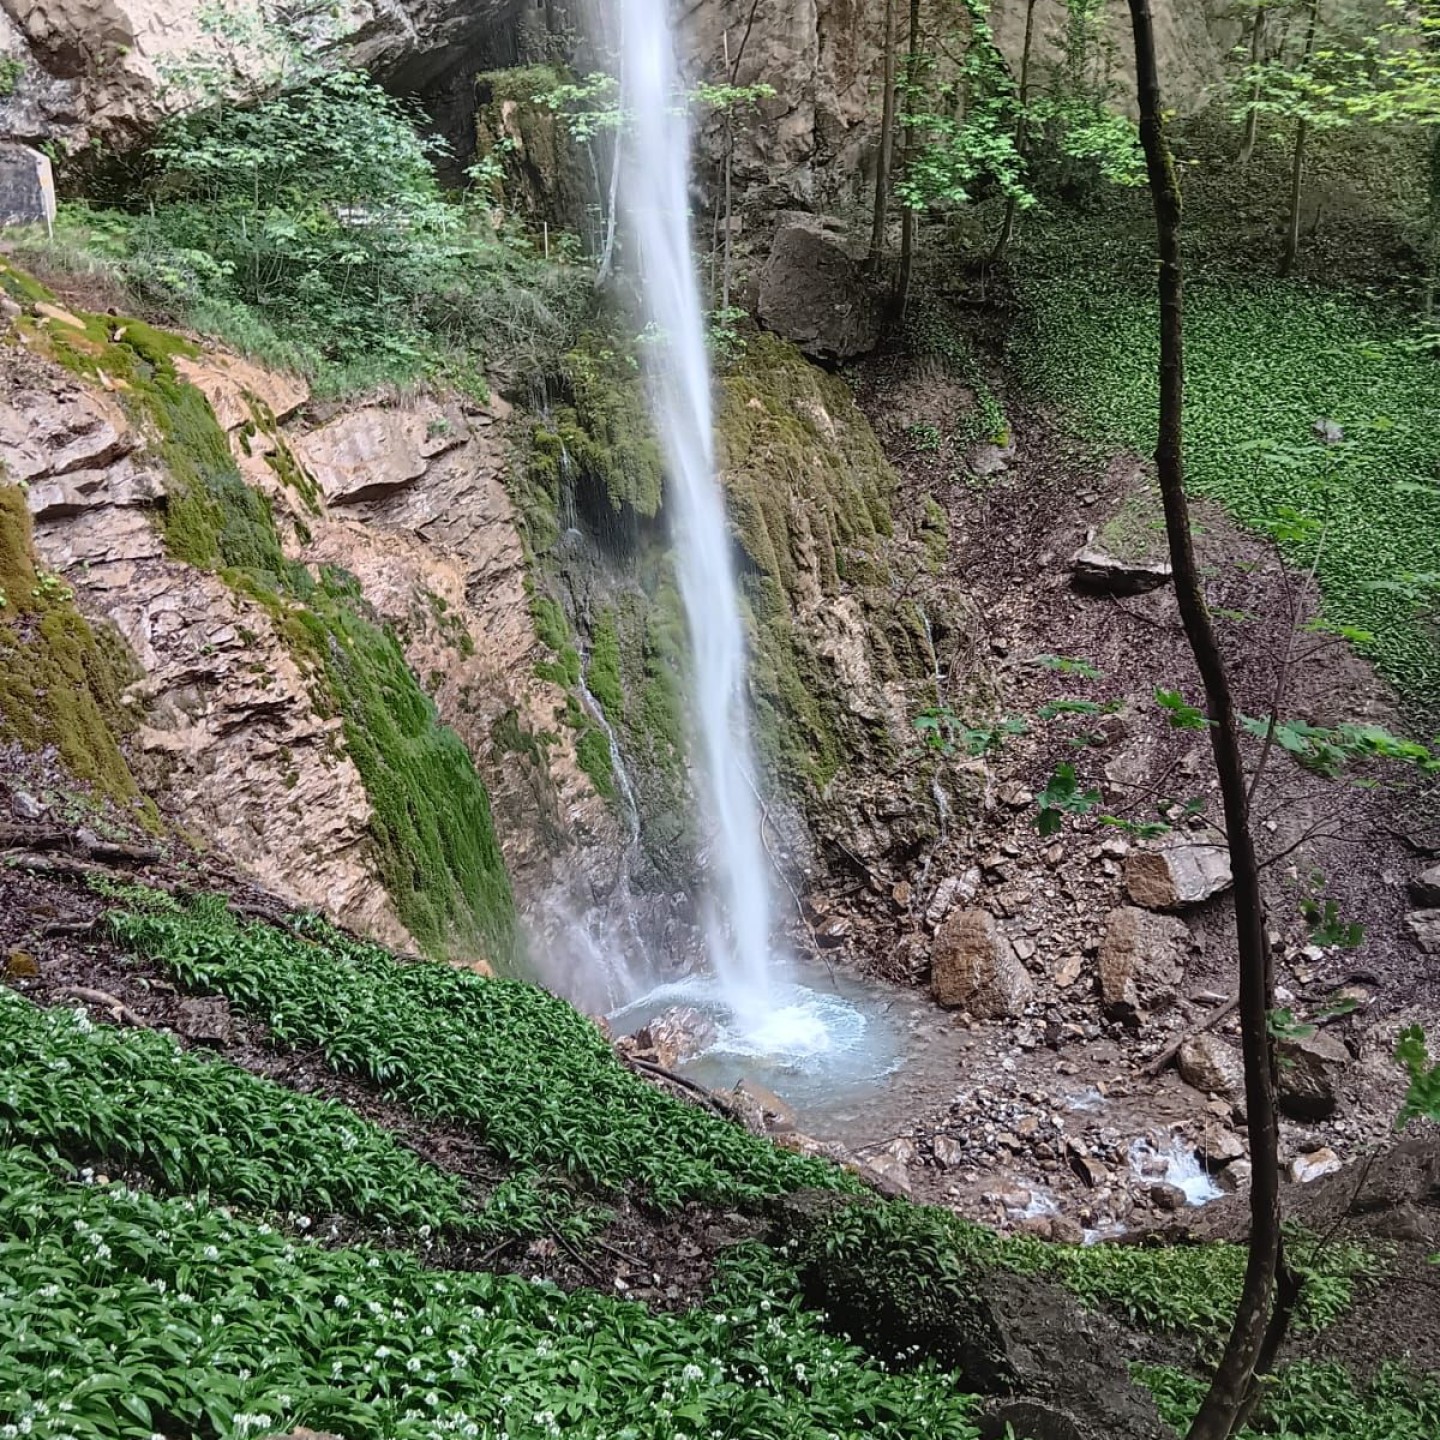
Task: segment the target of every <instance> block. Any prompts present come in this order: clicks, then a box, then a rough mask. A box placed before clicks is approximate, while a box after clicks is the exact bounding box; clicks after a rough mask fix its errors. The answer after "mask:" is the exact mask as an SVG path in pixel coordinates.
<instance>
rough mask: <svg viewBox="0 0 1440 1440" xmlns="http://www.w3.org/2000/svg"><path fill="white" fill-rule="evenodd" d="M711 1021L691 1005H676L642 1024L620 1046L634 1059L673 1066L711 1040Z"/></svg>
mask: <svg viewBox="0 0 1440 1440" xmlns="http://www.w3.org/2000/svg"><path fill="white" fill-rule="evenodd" d="M715 1035H716V1031H715V1022H714V1021H713V1020H711V1019H710V1018H709V1017H708V1016H706V1015H702V1014H701V1013H700V1011H698V1010H697V1009H695V1007H694V1006H693V1005H676V1006H674V1007H673V1008H672V1009H669V1010H666V1011H664V1012H663V1013H662V1014H659V1015H657V1016H656V1017H655V1018H654V1019H653V1020H651V1021H649V1022H648V1023H647V1024H645V1025H644V1026H642V1027H641V1028H640V1029H639V1030H637V1031H636V1032H635V1033H634V1034H633V1035H631V1036H629V1037H628V1039H627V1040H625V1041H623V1042H622V1044H621V1048H622V1049H623V1050H625V1051H626V1052H627V1053H629V1054H631V1055H634V1056H635V1057H636V1058H637V1059H641V1060H648V1061H650V1062H651V1063H652V1064H654V1065H659V1066H661V1067H662V1068H664V1069H666V1070H673V1069H674V1068H675V1067H676V1066H677V1065H679V1064H681V1063H682V1062H683V1061H685V1060H690V1059H693V1058H694V1057H695V1056H696V1055H698V1054H699V1053H700V1052H701V1051H702V1050H704V1049H705V1048H706V1047H707V1046H709V1045H711V1044H713V1043H714V1040H715Z"/></svg>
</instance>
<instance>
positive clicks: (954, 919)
mask: <svg viewBox="0 0 1440 1440" xmlns="http://www.w3.org/2000/svg"><path fill="white" fill-rule="evenodd" d="M930 985H931V989H932V990H933V992H934V995H935V1001H936V1003H937V1004H939V1005H943V1006H945V1007H946V1008H947V1009H951V1010H968V1011H969V1012H970V1014H972V1015H974V1016H975V1017H976V1018H977V1019H980V1020H994V1019H998V1018H999V1017H1001V1016H1005V1015H1018V1014H1019V1013H1020V1012H1021V1011H1022V1010H1024V1008H1025V1006H1026V1004H1027V1003H1028V1001H1029V1000H1030V997H1031V996H1032V995H1033V994H1034V991H1035V984H1034V981H1032V980H1031V978H1030V976H1029V973H1028V972H1027V971H1026V969H1025V967H1024V966H1023V965H1022V964H1021V963H1020V961H1019V960H1018V959H1017V958H1016V955H1015V951H1014V948H1013V947H1012V946H1011V944H1010V941H1009V940H1008V939H1007V938H1006V937H1005V935H1004V933H1003V932H1002V931H1001V929H1000V927H999V926H998V925H997V924H996V923H995V917H994V916H993V915H991V914H990V912H989V911H988V910H955V911H952V912H951V914H950V916H949V918H948V919H947V920H946V921H945V923H944V924H943V925H942V926H941V927H940V929H939V931H938V932H937V934H936V936H935V945H934V948H933V950H932V951H931V955H930Z"/></svg>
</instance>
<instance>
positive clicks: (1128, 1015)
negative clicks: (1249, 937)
mask: <svg viewBox="0 0 1440 1440" xmlns="http://www.w3.org/2000/svg"><path fill="white" fill-rule="evenodd" d="M1190 944H1191V936H1190V927H1189V926H1188V925H1186V924H1185V922H1184V921H1183V920H1180V919H1177V918H1174V917H1172V916H1169V915H1152V914H1151V913H1150V912H1149V911H1148V910H1141V909H1139V908H1137V907H1136V906H1134V905H1122V906H1120V907H1119V908H1117V909H1115V910H1112V911H1111V912H1110V913H1109V915H1107V916H1106V917H1105V935H1104V938H1103V939H1102V940H1101V942H1100V954H1099V961H1098V970H1099V976H1100V1002H1101V1004H1102V1005H1103V1007H1104V1009H1105V1013H1106V1014H1107V1015H1108V1016H1110V1017H1111V1019H1114V1020H1128V1021H1137V1020H1139V1019H1141V1018H1142V1017H1143V1015H1144V1013H1145V1012H1146V1011H1148V1010H1156V1009H1163V1008H1164V1007H1165V1006H1167V1005H1170V1004H1172V1003H1173V1002H1174V998H1175V991H1176V988H1177V987H1178V986H1179V984H1180V982H1181V980H1183V979H1184V976H1185V959H1186V956H1187V955H1188V953H1189V949H1190Z"/></svg>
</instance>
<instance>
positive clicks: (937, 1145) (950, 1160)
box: [930, 1135, 965, 1170]
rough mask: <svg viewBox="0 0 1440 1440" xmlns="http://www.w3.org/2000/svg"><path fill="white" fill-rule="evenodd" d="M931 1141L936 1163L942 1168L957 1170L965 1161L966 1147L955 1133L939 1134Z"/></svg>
mask: <svg viewBox="0 0 1440 1440" xmlns="http://www.w3.org/2000/svg"><path fill="white" fill-rule="evenodd" d="M930 1143H931V1148H932V1149H933V1150H934V1152H935V1163H936V1164H937V1165H938V1166H939V1167H940V1168H941V1169H942V1170H955V1169H958V1168H959V1167H960V1166H961V1165H963V1164H964V1163H965V1147H964V1146H963V1145H962V1144H961V1143H960V1142H959V1141H958V1140H957V1139H955V1137H954V1136H953V1135H937V1136H936V1137H935V1138H934V1140H932V1141H931V1142H930Z"/></svg>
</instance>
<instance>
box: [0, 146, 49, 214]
mask: <svg viewBox="0 0 1440 1440" xmlns="http://www.w3.org/2000/svg"><path fill="white" fill-rule="evenodd" d="M54 220H55V177H54V174H53V173H52V172H51V169H50V160H49V157H48V156H46V155H42V154H41V153H40V152H39V151H38V150H34V149H32V148H31V147H30V146H29V145H10V144H0V225H50V224H53V223H54Z"/></svg>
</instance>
